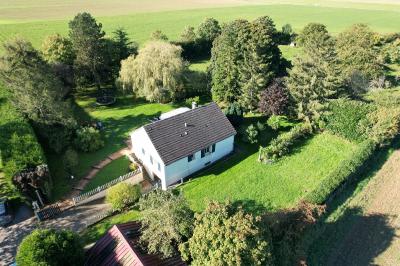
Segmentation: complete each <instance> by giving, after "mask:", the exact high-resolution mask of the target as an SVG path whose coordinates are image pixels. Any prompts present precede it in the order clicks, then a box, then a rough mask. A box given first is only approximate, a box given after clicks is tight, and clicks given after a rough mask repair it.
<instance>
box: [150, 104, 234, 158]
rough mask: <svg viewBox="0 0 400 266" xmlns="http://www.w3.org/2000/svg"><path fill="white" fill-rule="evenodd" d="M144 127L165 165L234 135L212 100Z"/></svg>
mask: <svg viewBox="0 0 400 266" xmlns="http://www.w3.org/2000/svg"><path fill="white" fill-rule="evenodd" d="M185 123H186V127H185ZM144 129H145V130H146V132H147V134H148V135H149V137H150V139H151V141H152V143H153V145H154V147H155V148H156V150H157V152H158V154H159V155H160V157H161V159H162V160H163V162H164V163H165V165H169V164H171V163H173V162H175V161H177V160H179V159H182V158H184V157H186V156H189V155H190V154H193V153H194V152H197V151H199V150H201V149H204V148H206V147H207V146H210V145H212V144H214V143H217V142H219V141H222V140H224V139H226V138H228V137H230V136H233V135H235V134H236V130H235V129H234V128H233V126H232V125H231V123H230V122H229V120H228V119H227V118H226V116H225V114H224V113H223V112H222V111H221V109H220V108H219V107H218V105H217V104H216V103H210V104H207V105H205V106H201V107H198V108H196V109H193V110H190V111H187V112H184V113H181V114H178V115H175V116H172V117H170V118H167V119H164V120H160V121H156V122H154V123H151V124H148V125H146V126H144Z"/></svg>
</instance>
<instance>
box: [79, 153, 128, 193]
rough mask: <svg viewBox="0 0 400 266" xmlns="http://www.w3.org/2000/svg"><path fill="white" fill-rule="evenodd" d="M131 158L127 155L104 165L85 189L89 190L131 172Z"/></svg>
mask: <svg viewBox="0 0 400 266" xmlns="http://www.w3.org/2000/svg"><path fill="white" fill-rule="evenodd" d="M129 163H130V161H129V159H128V158H126V157H121V158H119V159H117V160H115V161H113V162H111V163H110V164H109V165H107V166H106V167H104V168H103V169H102V170H101V171H100V172H99V173H98V174H97V175H96V176H95V178H93V179H92V180H91V181H90V183H89V184H88V185H87V186H86V188H85V191H89V190H91V189H94V188H96V187H98V186H101V185H103V184H105V183H108V182H110V181H112V180H114V179H115V178H117V177H119V176H122V175H124V174H126V173H128V172H129V169H128V167H129Z"/></svg>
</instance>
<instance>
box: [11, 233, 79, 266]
mask: <svg viewBox="0 0 400 266" xmlns="http://www.w3.org/2000/svg"><path fill="white" fill-rule="evenodd" d="M83 262H84V251H83V245H82V242H81V240H80V238H79V236H78V235H77V234H75V233H73V232H71V231H66V230H62V231H56V230H54V229H36V230H34V231H33V232H32V233H31V234H30V235H28V236H27V237H25V238H24V239H23V240H22V242H21V244H20V246H19V247H18V252H17V256H16V263H17V264H18V265H20V266H30V265H49V266H62V265H83Z"/></svg>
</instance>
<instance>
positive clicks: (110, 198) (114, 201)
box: [106, 182, 141, 211]
mask: <svg viewBox="0 0 400 266" xmlns="http://www.w3.org/2000/svg"><path fill="white" fill-rule="evenodd" d="M140 195H141V192H140V187H139V186H138V185H133V184H129V183H125V182H122V183H119V184H117V185H115V186H113V187H111V188H110V189H108V190H107V195H106V202H107V203H109V204H111V206H112V208H113V210H118V211H122V210H123V209H125V208H126V207H129V206H130V205H132V204H133V203H135V202H137V201H138V200H139V198H140Z"/></svg>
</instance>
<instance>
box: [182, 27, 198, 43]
mask: <svg viewBox="0 0 400 266" xmlns="http://www.w3.org/2000/svg"><path fill="white" fill-rule="evenodd" d="M196 39H197V36H196V33H195V32H194V27H191V26H186V27H185V28H184V29H183V32H182V34H181V41H182V42H194V41H196Z"/></svg>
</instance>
